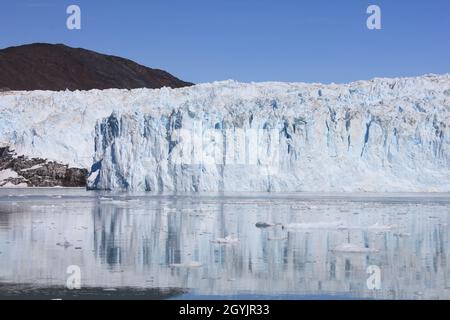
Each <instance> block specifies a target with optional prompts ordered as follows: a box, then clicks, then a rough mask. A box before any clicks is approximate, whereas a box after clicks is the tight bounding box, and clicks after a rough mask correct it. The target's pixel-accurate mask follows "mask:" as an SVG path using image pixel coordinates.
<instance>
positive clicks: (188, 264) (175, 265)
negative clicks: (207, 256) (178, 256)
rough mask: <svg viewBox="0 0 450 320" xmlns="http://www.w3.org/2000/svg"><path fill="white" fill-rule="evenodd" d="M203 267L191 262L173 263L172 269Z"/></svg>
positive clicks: (200, 264) (198, 263)
mask: <svg viewBox="0 0 450 320" xmlns="http://www.w3.org/2000/svg"><path fill="white" fill-rule="evenodd" d="M201 266H203V264H202V263H200V262H198V261H189V262H184V263H172V264H171V265H170V267H172V268H200V267H201Z"/></svg>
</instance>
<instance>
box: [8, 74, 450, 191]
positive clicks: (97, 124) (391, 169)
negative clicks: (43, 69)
mask: <svg viewBox="0 0 450 320" xmlns="http://www.w3.org/2000/svg"><path fill="white" fill-rule="evenodd" d="M449 111H450V76H449V75H427V76H422V77H416V78H395V79H374V80H370V81H359V82H354V83H350V84H330V85H323V84H305V83H250V84H243V83H238V82H234V81H224V82H216V83H210V84H201V85H196V86H193V87H189V88H181V89H168V88H163V89H158V90H151V89H135V90H103V91H100V90H92V91H86V92H45V91H35V92H13V93H9V94H2V95H1V96H0V120H1V121H2V124H1V125H0V144H3V145H10V146H12V147H14V148H15V150H16V151H18V152H19V153H20V154H25V155H28V156H44V157H46V158H50V159H54V160H59V161H64V162H66V163H70V164H71V165H77V166H82V167H91V174H90V176H89V180H88V186H89V188H91V189H110V190H130V191H152V192H192V191H193V192H202V191H207V192H209V191H211V192H216V191H224V192H225V191H230V192H239V191H261V192H265V191H270V192H281V191H283V192H290V191H293V192H294V191H313V192H315V191H345V192H356V191H379V192H380V191H386V192H392V191H398V192H401V191H410V192H416V191H417V192H438V191H442V192H447V191H450V146H449V142H450V138H449V131H448V128H449V125H450V120H449V115H450V112H449Z"/></svg>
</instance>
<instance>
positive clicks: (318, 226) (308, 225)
mask: <svg viewBox="0 0 450 320" xmlns="http://www.w3.org/2000/svg"><path fill="white" fill-rule="evenodd" d="M283 227H284V229H286V230H290V231H295V230H340V229H342V228H345V226H344V224H343V223H342V222H304V223H289V224H286V225H284V226H283Z"/></svg>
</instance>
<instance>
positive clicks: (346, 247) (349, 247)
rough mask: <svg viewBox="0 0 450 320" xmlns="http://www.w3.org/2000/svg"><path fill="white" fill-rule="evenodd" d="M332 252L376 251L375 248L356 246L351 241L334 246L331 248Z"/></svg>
mask: <svg viewBox="0 0 450 320" xmlns="http://www.w3.org/2000/svg"><path fill="white" fill-rule="evenodd" d="M333 251H334V252H347V253H369V252H378V250H376V249H372V248H366V247H362V246H358V245H356V244H352V243H343V244H341V245H339V246H337V247H336V248H334V249H333Z"/></svg>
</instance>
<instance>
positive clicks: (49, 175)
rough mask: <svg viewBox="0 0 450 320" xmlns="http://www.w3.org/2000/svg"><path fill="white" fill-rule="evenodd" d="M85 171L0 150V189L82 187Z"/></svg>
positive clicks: (5, 148) (84, 183)
mask: <svg viewBox="0 0 450 320" xmlns="http://www.w3.org/2000/svg"><path fill="white" fill-rule="evenodd" d="M86 175H87V170H85V169H77V168H69V166H68V165H64V164H60V163H57V162H54V161H47V160H46V159H40V158H28V157H25V156H17V155H16V154H15V153H14V151H11V150H10V149H9V148H8V147H4V148H0V187H56V186H61V187H84V186H85V185H86Z"/></svg>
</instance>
